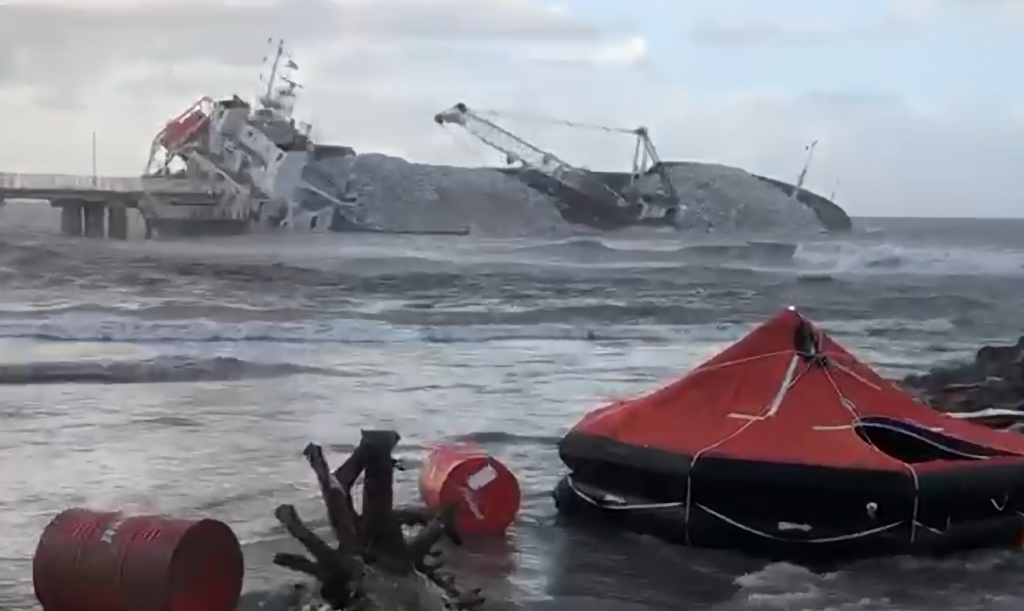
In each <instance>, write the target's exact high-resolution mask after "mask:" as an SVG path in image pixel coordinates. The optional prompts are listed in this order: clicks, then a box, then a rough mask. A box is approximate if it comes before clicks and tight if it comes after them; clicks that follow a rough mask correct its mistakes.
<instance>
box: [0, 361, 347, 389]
mask: <svg viewBox="0 0 1024 611" xmlns="http://www.w3.org/2000/svg"><path fill="white" fill-rule="evenodd" d="M301 373H314V374H319V375H334V372H331V371H330V370H327V369H321V368H317V367H308V366H302V365H293V364H290V363H254V362H250V361H243V360H241V359H237V358H233V357H215V358H186V357H174V356H172V357H160V358H154V359H149V360H141V361H130V360H109V361H98V360H81V361H63V362H61V361H57V362H36V363H16V364H4V365H0V386H11V385H19V386H20V385H26V384H135V383H147V384H154V383H169V382H223V381H228V380H241V379H252V378H274V377H283V376H289V375H295V374H301Z"/></svg>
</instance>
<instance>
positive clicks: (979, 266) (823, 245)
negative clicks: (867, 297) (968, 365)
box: [794, 241, 1024, 276]
mask: <svg viewBox="0 0 1024 611" xmlns="http://www.w3.org/2000/svg"><path fill="white" fill-rule="evenodd" d="M794 262H795V263H796V264H797V265H798V266H800V268H801V269H805V270H806V269H810V270H815V271H824V272H830V273H837V274H861V275H863V274H874V275H878V274H895V273H899V274H921V275H929V276H945V275H976V274H981V275H987V276H1020V275H1024V252H1022V251H1018V250H1008V249H997V248H988V249H980V248H958V247H942V248H940V247H926V246H904V245H898V244H890V243H864V242H855V241H828V242H808V243H803V244H801V245H800V246H799V248H797V251H796V255H795V257H794Z"/></svg>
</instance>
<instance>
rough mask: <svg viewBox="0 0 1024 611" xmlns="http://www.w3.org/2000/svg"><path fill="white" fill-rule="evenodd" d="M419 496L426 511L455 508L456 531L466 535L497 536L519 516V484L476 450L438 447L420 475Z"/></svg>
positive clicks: (485, 455) (510, 473)
mask: <svg viewBox="0 0 1024 611" xmlns="http://www.w3.org/2000/svg"><path fill="white" fill-rule="evenodd" d="M420 496H421V497H422V498H423V502H424V503H425V504H426V505H427V507H429V508H431V509H440V508H441V507H446V506H449V505H451V504H455V505H456V506H457V507H458V510H457V511H456V514H455V528H456V529H457V530H458V531H459V532H460V533H462V534H465V535H498V534H501V533H503V532H505V529H507V528H508V527H509V526H510V525H511V524H512V522H513V521H514V520H515V519H516V514H518V513H519V502H520V500H521V494H520V491H519V481H518V480H516V476H515V475H513V474H512V472H511V471H509V470H508V468H507V467H505V465H503V464H501V463H500V462H498V461H497V460H496V459H494V458H493V457H491V456H489V455H487V454H486V453H484V451H483V450H482V449H480V448H478V447H477V446H474V445H470V444H464V443H458V444H446V445H442V446H435V447H434V448H433V449H432V450H431V451H430V454H429V455H428V456H427V460H426V462H425V463H424V464H423V469H422V470H421V471H420Z"/></svg>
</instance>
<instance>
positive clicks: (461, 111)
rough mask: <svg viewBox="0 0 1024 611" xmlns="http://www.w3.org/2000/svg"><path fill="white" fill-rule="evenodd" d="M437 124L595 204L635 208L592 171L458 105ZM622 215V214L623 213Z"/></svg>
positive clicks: (442, 114) (440, 116)
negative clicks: (457, 128)
mask: <svg viewBox="0 0 1024 611" xmlns="http://www.w3.org/2000/svg"><path fill="white" fill-rule="evenodd" d="M434 122H435V123H437V124H438V125H446V124H448V125H458V126H460V127H462V128H463V129H465V130H466V131H468V132H469V133H470V134H471V135H473V136H474V137H476V138H477V139H478V140H480V141H481V142H483V143H484V144H486V145H488V146H490V147H491V148H493V149H496V150H498V151H500V152H501V153H503V154H504V155H505V157H506V159H507V161H508V163H509V164H513V163H520V164H522V165H523V167H524V168H529V169H532V170H536V171H539V172H541V173H543V174H545V175H547V176H548V177H549V178H551V179H553V180H555V181H557V182H558V183H560V184H562V185H563V186H565V187H568V188H570V189H572V190H574V191H577V192H579V193H582V194H583V195H585V196H587V197H588V198H590V199H592V200H594V203H595V204H597V205H599V206H601V207H604V208H607V209H617V210H619V211H625V210H632V209H635V207H634V206H632V205H631V204H630V202H628V201H627V200H626V199H625V198H624V197H623V196H622V195H620V194H619V193H616V192H615V191H614V190H612V188H611V187H609V186H608V185H607V184H606V183H605V182H604V181H603V180H601V179H600V178H599V177H597V176H595V175H594V174H592V173H591V172H588V171H586V170H583V169H580V168H577V167H574V166H572V165H570V164H569V163H567V162H565V161H563V160H562V159H560V158H559V157H558V156H556V155H555V154H554V153H550V152H548V151H545V150H543V149H540V148H538V147H536V146H534V145H533V144H530V143H529V142H527V141H526V140H523V139H522V138H520V137H519V136H516V135H515V134H513V133H512V132H510V131H508V130H506V129H505V128H503V127H501V126H499V125H497V124H495V123H494V122H492V121H490V120H488V119H486V118H484V117H482V116H480V115H479V114H477V113H475V112H473V111H471V110H470V109H469V108H468V107H467V106H466V105H465V104H463V103H461V102H460V103H458V104H456V105H455V106H452V107H451V108H449V109H448V110H445V111H443V112H439V113H438V114H436V115H434ZM620 213H621V212H620Z"/></svg>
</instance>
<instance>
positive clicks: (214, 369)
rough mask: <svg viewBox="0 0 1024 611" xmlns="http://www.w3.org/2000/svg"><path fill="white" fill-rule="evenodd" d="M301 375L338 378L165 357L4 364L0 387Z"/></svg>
mask: <svg viewBox="0 0 1024 611" xmlns="http://www.w3.org/2000/svg"><path fill="white" fill-rule="evenodd" d="M301 373H313V374H318V375H336V374H335V373H334V372H332V371H330V370H328V369H322V368H318V367H308V366H304V365H295V364H291V363H256V362H251V361H244V360H241V359H238V358H234V357H213V358H188V357H179V356H166V357H159V358H154V359H147V360H108V361H101V360H79V361H57V362H34V363H15V364H4V365H0V386H11V385H19V386H21V385H29V384H135V383H145V384H154V383H168V382H221V381H227V380H240V379H252V378H264V379H265V378H274V377H282V376H288V375H295V374H301ZM164 424H167V423H164ZM179 424H181V423H179Z"/></svg>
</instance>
